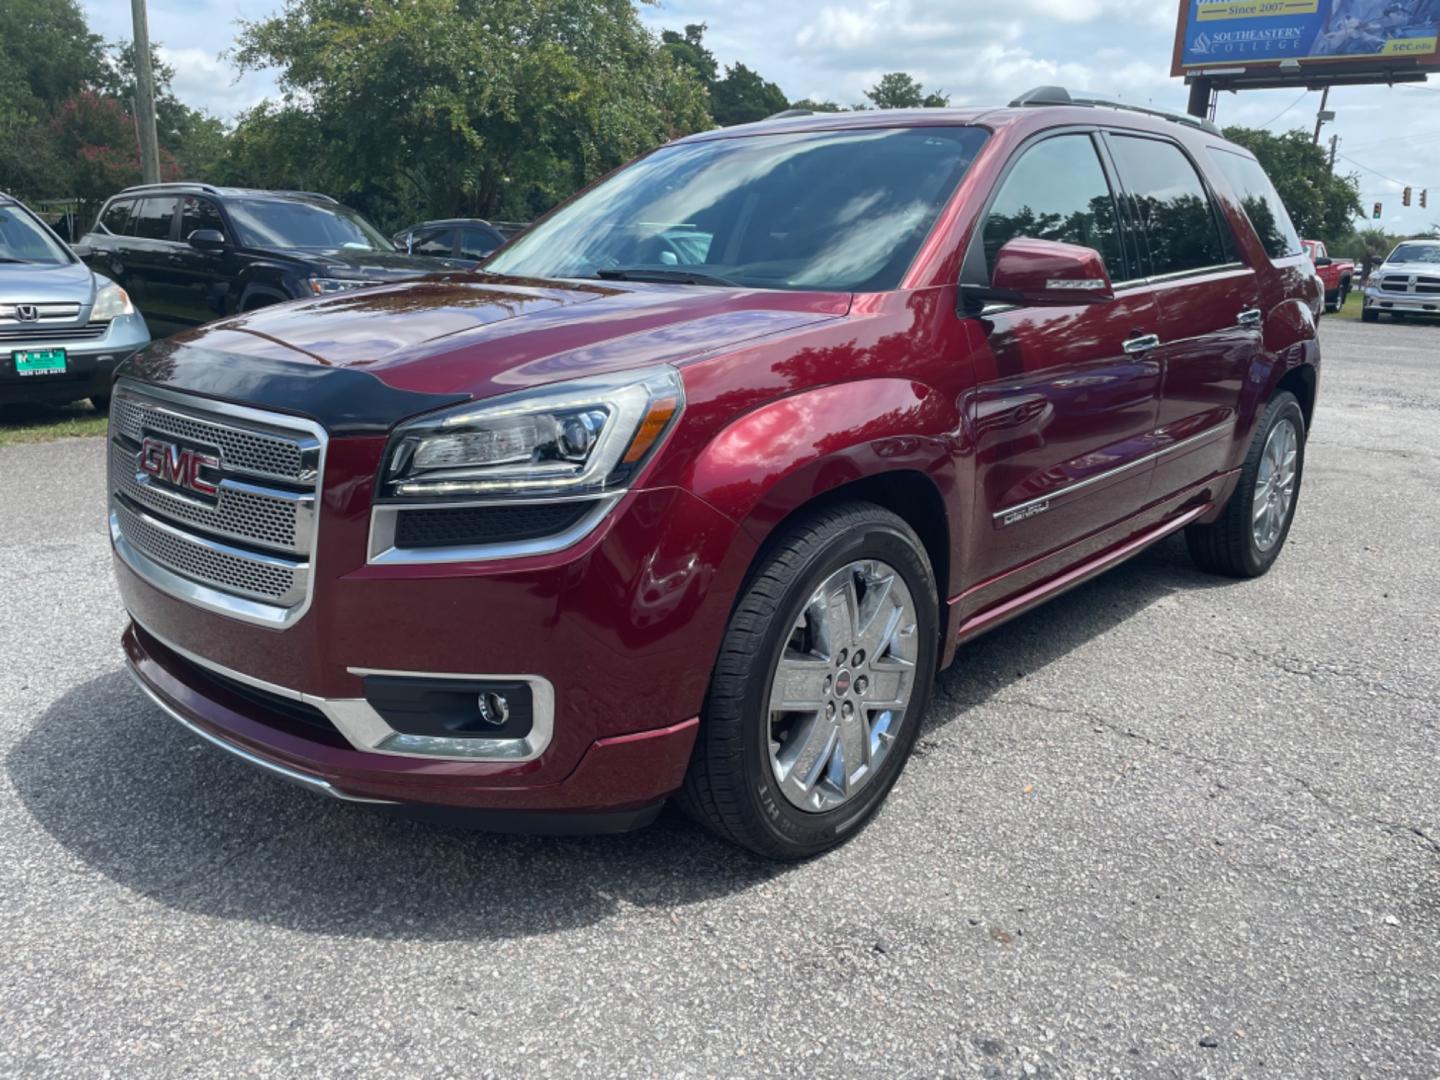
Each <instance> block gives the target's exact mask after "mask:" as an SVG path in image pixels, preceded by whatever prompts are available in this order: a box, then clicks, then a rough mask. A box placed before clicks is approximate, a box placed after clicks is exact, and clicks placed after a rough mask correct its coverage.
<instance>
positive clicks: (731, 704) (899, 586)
mask: <svg viewBox="0 0 1440 1080" xmlns="http://www.w3.org/2000/svg"><path fill="white" fill-rule="evenodd" d="M938 595H939V591H938V589H937V587H936V584H935V578H934V574H933V573H932V571H931V568H930V560H929V558H928V557H927V556H926V553H925V548H924V546H923V545H922V544H921V543H920V540H919V538H918V537H916V535H915V533H914V531H913V530H911V528H910V527H909V526H908V525H907V524H906V523H905V522H904V521H903V520H902V519H901V518H899V517H897V516H896V515H895V514H892V513H890V512H889V511H888V510H884V509H881V508H880V507H878V506H872V505H870V504H867V503H845V504H841V505H838V506H835V507H831V508H829V509H826V510H822V511H819V512H817V513H815V514H814V515H812V516H810V517H808V518H806V519H804V520H802V521H800V522H799V523H797V524H796V525H794V526H793V527H791V528H790V529H788V530H787V531H786V532H785V533H784V534H783V535H782V537H781V538H780V539H779V541H778V542H777V543H776V544H775V545H774V546H773V547H772V548H771V549H770V550H769V551H768V552H767V553H766V554H765V555H764V556H763V562H762V563H761V564H760V565H759V566H758V567H757V568H756V571H755V572H754V574H753V576H752V578H751V581H750V584H749V586H748V587H747V588H746V590H745V592H744V594H743V595H742V596H741V599H740V602H739V604H738V605H737V606H736V609H735V612H734V614H733V615H732V616H731V619H730V625H729V628H728V629H727V631H726V634H725V639H724V642H723V643H722V645H721V649H720V655H719V658H718V660H717V662H716V665H715V671H714V675H713V676H712V679H711V683H710V692H709V694H708V696H707V698H706V703H705V712H704V715H703V716H702V718H701V722H700V734H699V736H698V738H697V740H696V744H695V751H694V754H693V756H692V758H691V762H690V769H689V772H688V773H687V775H686V778H685V785H684V787H683V788H682V789H681V793H680V803H681V805H682V806H683V807H684V808H685V809H686V811H687V812H688V813H690V815H691V816H692V817H695V818H696V819H697V820H699V821H700V822H701V823H702V824H704V825H706V826H707V827H708V828H710V829H711V830H712V831H713V832H715V833H717V834H718V835H720V836H722V837H724V838H725V839H728V840H731V841H733V842H735V843H737V844H740V845H742V846H744V847H747V848H749V849H750V850H751V851H754V852H757V853H758V854H761V855H765V856H768V857H770V858H777V859H803V858H806V857H808V856H811V855H816V854H819V853H820V852H822V851H825V850H827V849H829V848H832V847H835V846H836V845H838V844H840V843H843V842H844V841H845V840H846V839H848V838H849V837H850V836H852V835H854V834H855V833H856V832H858V831H859V830H860V828H861V827H863V826H864V825H865V823H866V822H867V821H869V819H870V817H871V816H872V815H873V814H874V812H875V811H876V810H877V809H878V808H879V806H880V804H881V802H883V801H884V799H885V796H886V795H887V794H888V793H889V791H890V788H891V787H892V786H893V785H894V783H895V780H896V778H897V777H899V775H900V771H901V769H903V768H904V766H905V761H906V758H908V757H909V755H910V748H911V747H912V746H913V745H914V743H915V737H916V734H917V732H918V730H919V726H920V720H921V717H922V716H923V714H924V712H925V708H926V706H927V705H928V704H929V701H930V691H931V686H932V683H933V681H934V677H935V667H936V649H937V647H938V642H939V629H938V624H939V602H938V599H937V597H938Z"/></svg>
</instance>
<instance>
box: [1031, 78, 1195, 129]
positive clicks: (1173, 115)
mask: <svg viewBox="0 0 1440 1080" xmlns="http://www.w3.org/2000/svg"><path fill="white" fill-rule="evenodd" d="M1027 105H1079V106H1082V107H1085V108H1094V107H1099V108H1104V109H1121V110H1123V111H1125V112H1134V113H1143V114H1144V115H1146V116H1157V117H1159V118H1160V119H1161V120H1169V121H1171V122H1172V123H1176V124H1184V125H1185V126H1186V127H1193V128H1198V129H1199V130H1200V131H1207V132H1209V133H1210V134H1211V135H1219V134H1221V132H1220V128H1219V126H1218V125H1217V124H1216V123H1215V121H1213V120H1204V119H1202V118H1200V117H1198V116H1191V115H1189V114H1188V113H1182V112H1173V111H1172V110H1170V109H1156V108H1152V107H1150V106H1149V105H1132V104H1131V103H1130V102H1128V101H1115V100H1113V99H1111V98H1105V97H1100V96H1099V95H1098V94H1072V93H1070V91H1068V90H1066V89H1065V87H1063V86H1037V87H1035V88H1034V89H1033V90H1027V91H1025V93H1023V94H1021V95H1020V96H1019V97H1017V98H1016V99H1015V100H1014V101H1012V102H1010V107H1011V108H1012V109H1019V108H1023V107H1025V106H1027Z"/></svg>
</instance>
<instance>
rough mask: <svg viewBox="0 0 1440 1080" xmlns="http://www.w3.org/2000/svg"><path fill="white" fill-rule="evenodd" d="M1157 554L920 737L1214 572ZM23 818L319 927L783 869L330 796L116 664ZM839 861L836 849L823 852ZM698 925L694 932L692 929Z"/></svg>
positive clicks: (54, 718)
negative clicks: (164, 706)
mask: <svg viewBox="0 0 1440 1080" xmlns="http://www.w3.org/2000/svg"><path fill="white" fill-rule="evenodd" d="M1184 558H1185V556H1184V552H1183V549H1180V550H1179V551H1178V553H1177V551H1176V550H1174V549H1173V548H1169V547H1164V546H1162V547H1161V548H1157V549H1156V550H1154V551H1152V552H1150V553H1147V554H1146V555H1143V556H1141V558H1140V559H1139V560H1137V561H1136V562H1134V563H1131V564H1130V565H1129V566H1127V567H1123V568H1121V569H1118V570H1117V571H1115V572H1113V573H1111V574H1109V575H1106V576H1105V577H1103V578H1101V579H1100V580H1099V581H1097V582H1094V583H1090V584H1087V585H1085V586H1082V587H1080V588H1079V589H1077V590H1076V591H1075V592H1072V593H1071V594H1070V595H1069V596H1068V597H1066V598H1063V599H1061V600H1059V601H1057V602H1056V603H1054V604H1051V605H1049V606H1048V608H1046V609H1044V610H1042V611H1038V612H1035V613H1032V614H1030V615H1027V616H1024V617H1023V618H1021V619H1018V620H1016V621H1015V622H1013V623H1011V624H1009V625H1008V626H1007V627H1004V628H1002V629H1000V630H998V631H996V632H995V633H994V634H992V635H990V636H989V637H988V638H986V639H982V641H980V642H977V643H975V644H974V645H971V646H968V647H967V648H966V650H965V651H964V652H963V653H962V660H963V662H962V663H960V664H958V665H957V666H956V667H954V668H952V669H951V671H950V672H949V673H947V674H946V675H944V676H942V679H941V684H940V697H939V700H938V701H937V704H936V706H935V707H932V709H931V710H930V714H929V715H928V716H927V717H926V718H925V723H924V728H923V730H924V731H932V732H933V730H934V728H935V727H937V726H939V725H943V724H946V723H949V722H950V720H952V719H954V718H957V717H959V718H963V715H964V714H963V711H962V710H963V707H964V706H965V705H968V704H975V703H977V702H979V701H983V700H985V699H986V698H988V697H989V696H991V695H992V694H993V693H996V692H998V691H999V690H1001V689H1003V688H1004V687H1005V686H1006V685H1009V683H1010V682H1012V681H1013V680H1014V679H1015V678H1016V676H1017V673H1022V674H1023V673H1024V672H1028V671H1034V670H1036V669H1037V668H1038V667H1042V666H1044V665H1045V664H1046V663H1049V662H1050V661H1051V660H1053V659H1055V658H1057V657H1059V656H1062V655H1064V654H1065V653H1067V652H1069V651H1070V650H1071V649H1073V648H1075V647H1077V646H1079V645H1081V644H1083V643H1084V642H1086V641H1088V640H1090V639H1091V638H1092V637H1094V636H1095V635H1097V634H1100V633H1103V632H1104V631H1105V630H1107V629H1108V628H1109V627H1111V626H1113V625H1115V624H1116V623H1118V622H1121V621H1123V620H1124V619H1125V618H1126V617H1128V616H1129V615H1130V614H1133V613H1134V612H1136V611H1138V610H1141V609H1143V608H1144V607H1146V606H1148V605H1149V604H1150V603H1152V602H1154V601H1155V600H1157V599H1159V598H1161V597H1163V596H1166V595H1170V594H1172V593H1175V592H1177V591H1184V590H1188V589H1193V588H1197V587H1203V586H1205V585H1211V584H1217V583H1220V579H1216V578H1210V577H1205V576H1203V575H1199V574H1197V573H1194V572H1193V571H1190V570H1188V569H1186V568H1182V567H1181V566H1180V565H1178V564H1179V562H1180V561H1183V560H1184ZM6 765H7V770H8V773H9V776H10V780H11V782H12V784H13V785H14V788H15V790H16V792H17V793H18V795H19V797H20V799H21V801H22V802H23V803H24V805H25V806H26V808H27V809H28V810H29V811H30V813H31V815H32V816H33V818H34V820H35V821H36V822H37V823H38V824H39V825H40V826H41V827H42V828H43V829H45V830H46V832H48V833H49V835H50V836H51V837H53V838H54V839H55V840H56V841H58V843H59V844H60V845H62V846H63V847H64V848H65V849H66V850H67V851H68V852H69V853H71V854H72V855H74V856H75V857H77V858H79V859H80V860H82V861H83V862H84V863H86V864H87V865H88V866H90V867H92V868H93V869H95V870H98V871H99V872H100V873H102V874H104V875H105V876H106V877H108V878H110V879H111V880H113V881H115V882H117V883H118V884H120V885H121V886H123V887H125V888H127V889H131V890H133V891H135V892H136V893H139V894H141V895H143V896H146V897H149V898H150V899H152V900H154V901H156V902H158V903H160V904H163V905H166V906H167V907H171V908H175V909H178V910H183V911H189V912H193V913H196V914H200V915H204V916H210V917H216V918H222V919H239V920H249V921H255V922H260V923H266V924H273V925H279V926H284V927H286V928H291V929H298V930H303V931H310V932H314V933H323V934H339V935H351V936H363V937H374V938H394V939H407V940H409V939H415V940H454V939H479V940H487V939H500V938H510V937H523V936H527V935H532V934H539V933H544V932H547V931H552V930H557V929H565V928H568V927H574V926H583V925H587V924H590V923H593V922H596V921H599V920H602V919H606V918H609V917H612V916H615V915H617V914H620V913H622V912H623V910H624V909H625V908H626V907H627V906H633V907H639V908H642V909H654V908H661V909H672V908H676V907H683V906H685V905H688V904H692V903H697V902H701V901H704V900H707V899H711V898H715V897H719V896H724V895H729V894H732V893H735V892H739V891H742V890H745V889H749V888H752V887H754V886H756V885H759V884H762V883H763V882H765V881H767V880H769V879H771V878H773V877H776V876H778V875H780V874H782V873H785V872H786V871H787V869H789V868H788V867H786V866H784V865H780V864H775V863H770V862H767V861H764V860H760V859H757V858H754V857H752V856H750V855H748V854H746V853H745V852H743V851H740V850H739V849H736V848H733V847H731V846H729V845H727V844H725V843H723V842H721V841H719V840H717V839H714V838H713V837H711V836H710V835H709V834H707V833H705V832H704V831H703V830H701V829H700V828H698V827H696V826H694V825H692V824H691V823H690V822H688V821H687V820H685V819H684V818H683V817H681V816H680V815H679V813H677V812H674V811H671V810H667V812H666V813H665V814H663V815H662V816H661V818H660V820H659V821H658V822H657V823H656V824H655V825H653V826H651V827H650V828H648V829H644V830H641V831H639V832H635V833H631V834H628V835H623V836H589V837H530V836H506V835H495V834H485V833H477V832H472V831H468V830H464V829H458V828H451V827H440V826H435V825H430V824H424V823H419V822H414V821H409V820H405V819H403V818H398V817H396V816H394V815H392V814H388V813H384V812H381V811H377V810H375V809H374V808H367V807H363V806H356V805H351V804H342V803H337V802H333V801H330V800H327V799H325V798H323V797H321V796H318V795H316V794H314V793H312V792H308V791H304V790H302V789H299V788H295V787H292V786H290V785H288V784H286V783H284V782H283V781H280V780H278V779H275V778H274V777H271V776H269V775H266V774H263V773H260V772H258V771H255V770H252V769H250V768H248V767H246V766H244V765H242V764H240V763H239V762H237V761H234V760H233V759H231V758H229V757H228V756H226V755H224V754H221V753H219V752H217V751H216V750H215V749H214V748H212V747H209V746H207V745H205V744H203V743H201V742H200V740H198V739H196V738H195V737H194V736H192V735H191V734H189V733H188V732H186V731H185V730H184V729H183V728H181V727H180V726H179V725H177V724H175V723H174V722H173V721H171V720H169V719H168V718H166V717H165V716H164V715H163V714H161V713H160V711H159V710H158V709H156V708H154V707H153V706H152V705H151V704H150V703H149V701H148V700H147V699H145V698H144V697H143V696H142V695H141V693H140V691H139V690H138V689H137V688H136V687H135V686H134V684H133V683H132V682H131V681H130V680H129V678H128V677H127V676H126V675H125V674H124V673H123V672H121V671H118V670H117V671H114V672H111V673H109V674H107V675H103V676H101V677H100V678H97V679H94V680H92V681H90V682H88V683H85V684H83V685H80V686H78V687H76V688H74V689H72V690H71V691H70V692H68V693H67V694H65V695H64V696H63V697H61V698H60V699H59V700H58V701H56V702H55V703H54V704H53V705H52V706H51V707H50V708H49V709H47V710H46V711H45V713H44V714H42V715H41V716H40V717H39V718H38V719H37V721H36V722H35V723H34V725H33V726H32V727H31V729H30V730H29V731H28V732H27V733H26V734H25V735H24V736H23V737H22V738H21V739H20V740H19V742H18V743H17V744H16V745H15V747H14V748H13V749H12V750H11V752H10V754H9V755H8V757H7V760H6ZM831 857H835V858H840V857H843V855H835V856H831ZM700 932H705V931H704V929H703V926H702V928H701V930H700Z"/></svg>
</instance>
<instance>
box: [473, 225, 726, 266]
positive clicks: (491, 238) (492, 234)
mask: <svg viewBox="0 0 1440 1080" xmlns="http://www.w3.org/2000/svg"><path fill="white" fill-rule="evenodd" d="M504 242H505V238H504V237H503V236H501V235H500V234H499V233H498V232H496V231H495V230H494V229H482V228H480V227H478V226H474V225H472V226H467V227H466V228H464V229H461V230H460V255H461V257H462V258H466V259H483V258H485V256H486V255H489V254H490V253H491V252H492V251H494V250H495V249H496V248H498V247H499V246H500V245H501V244H503V243H504ZM703 258H704V256H703V255H702V256H701V259H703Z"/></svg>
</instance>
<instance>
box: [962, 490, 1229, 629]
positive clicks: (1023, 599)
mask: <svg viewBox="0 0 1440 1080" xmlns="http://www.w3.org/2000/svg"><path fill="white" fill-rule="evenodd" d="M1213 509H1214V504H1213V503H1208V502H1207V503H1203V504H1201V505H1200V506H1196V507H1192V508H1191V509H1189V510H1187V511H1185V512H1184V513H1183V514H1180V515H1178V516H1177V517H1173V518H1171V519H1169V520H1168V521H1162V522H1161V523H1160V524H1158V525H1156V526H1155V527H1153V528H1151V529H1148V530H1146V531H1145V532H1143V533H1140V534H1139V535H1138V536H1133V537H1131V538H1130V539H1129V540H1126V541H1125V542H1124V543H1123V544H1121V545H1119V546H1118V547H1113V548H1110V549H1109V550H1108V551H1103V552H1101V553H1100V554H1099V555H1097V556H1096V557H1095V558H1094V559H1092V560H1091V561H1089V562H1086V563H1081V564H1080V565H1079V566H1076V567H1073V568H1072V569H1070V570H1067V571H1065V572H1064V573H1063V574H1060V575H1059V576H1058V577H1053V578H1051V579H1050V580H1048V581H1044V582H1041V583H1040V584H1039V585H1036V586H1033V587H1032V588H1029V589H1026V590H1025V591H1024V592H1022V593H1020V594H1019V595H1018V596H1012V597H1011V598H1010V599H1009V600H1006V601H1004V602H1002V603H999V604H996V605H995V606H994V607H992V608H986V609H985V610H984V611H979V612H976V613H975V614H974V615H972V616H970V618H968V619H966V620H965V621H964V622H963V623H961V624H960V629H959V630H958V631H957V632H956V635H955V641H956V644H962V643H964V642H966V641H969V640H971V639H972V638H977V637H979V636H980V635H981V634H983V633H986V632H987V631H989V630H994V629H995V628H996V627H997V626H999V625H1000V624H1001V623H1005V622H1009V621H1010V620H1011V619H1013V618H1015V617H1016V616H1017V615H1023V614H1024V613H1025V612H1027V611H1029V610H1030V609H1031V608H1033V607H1036V606H1037V605H1039V604H1042V603H1044V602H1045V601H1046V600H1051V599H1053V598H1054V597H1056V596H1059V595H1060V594H1061V593H1063V592H1068V591H1069V590H1070V589H1073V588H1074V587H1075V586H1077V585H1083V584H1084V583H1085V582H1087V581H1089V580H1090V579H1091V578H1093V577H1096V576H1098V575H1100V574H1103V573H1104V572H1105V571H1106V570H1109V569H1111V568H1113V567H1115V566H1118V565H1119V564H1120V563H1122V562H1124V561H1125V560H1126V559H1128V558H1130V556H1132V555H1135V554H1138V553H1139V552H1141V551H1143V550H1144V549H1145V548H1147V547H1149V546H1150V545H1151V544H1153V543H1155V542H1156V541H1158V540H1163V539H1165V537H1167V536H1169V535H1170V534H1171V533H1173V532H1178V531H1179V530H1181V529H1183V528H1184V527H1185V526H1186V525H1189V524H1190V523H1191V522H1192V521H1194V520H1195V519H1196V518H1198V517H1201V516H1202V515H1204V514H1206V513H1208V512H1209V511H1211V510H1213Z"/></svg>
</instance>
